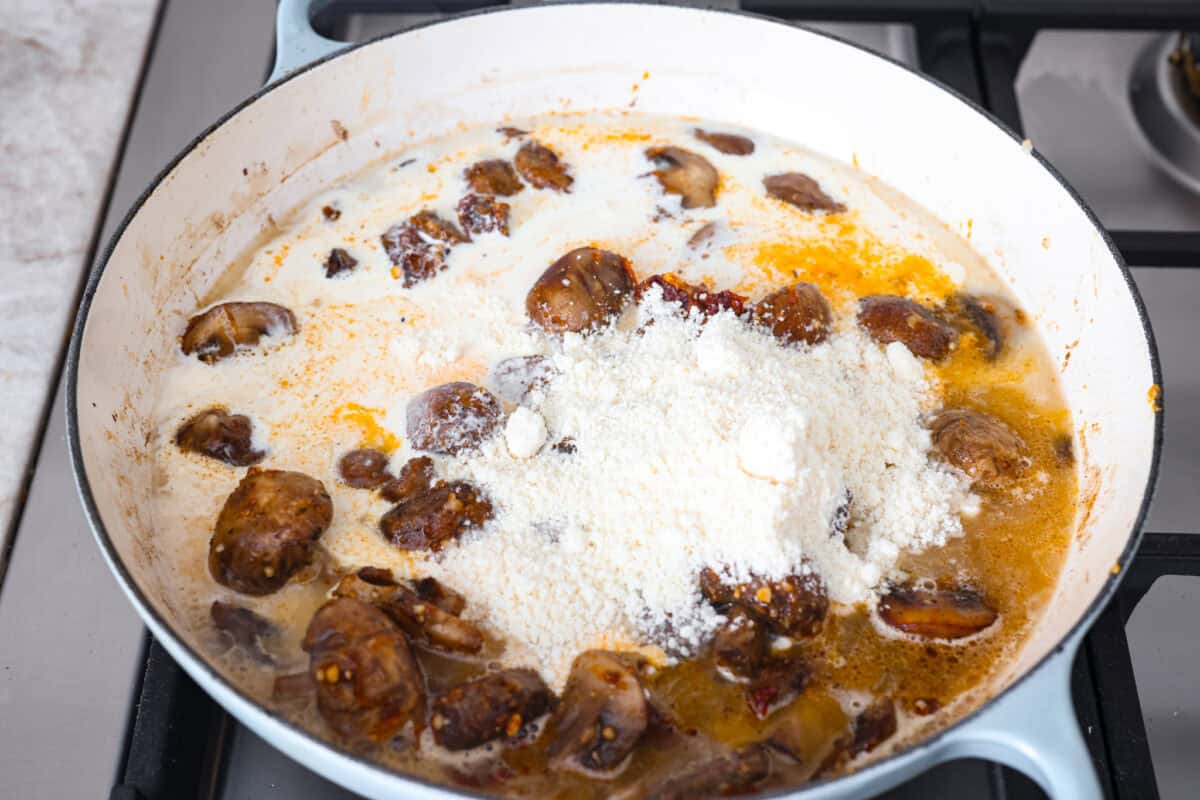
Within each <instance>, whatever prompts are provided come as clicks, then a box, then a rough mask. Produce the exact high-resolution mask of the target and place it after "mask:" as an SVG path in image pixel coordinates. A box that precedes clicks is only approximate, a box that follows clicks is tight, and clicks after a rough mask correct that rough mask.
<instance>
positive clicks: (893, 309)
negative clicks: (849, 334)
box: [858, 294, 958, 360]
mask: <svg viewBox="0 0 1200 800" xmlns="http://www.w3.org/2000/svg"><path fill="white" fill-rule="evenodd" d="M858 324H859V325H860V326H862V328H863V329H864V330H866V332H867V334H868V335H870V337H871V338H872V339H874V340H875V341H877V342H880V343H881V344H888V343H890V342H900V343H901V344H903V345H904V346H905V347H907V348H908V349H909V350H910V351H912V354H913V355H915V356H920V357H921V358H931V359H934V360H937V359H940V358H945V357H946V354H947V353H949V352H950V346H951V345H953V344H954V341H955V339H957V338H958V332H957V331H955V330H954V327H953V326H951V325H949V324H947V323H945V322H943V321H942V320H940V319H938V318H937V317H936V316H935V315H934V313H933V312H932V311H930V310H929V309H927V308H925V306H923V305H921V304H920V303H917V302H915V301H913V300H909V299H908V298H907V297H900V296H898V295H893V294H877V295H871V296H869V297H863V298H861V299H860V300H859V301H858Z"/></svg>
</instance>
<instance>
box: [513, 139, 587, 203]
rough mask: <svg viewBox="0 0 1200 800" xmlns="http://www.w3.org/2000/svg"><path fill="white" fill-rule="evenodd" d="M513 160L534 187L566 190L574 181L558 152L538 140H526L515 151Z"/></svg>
mask: <svg viewBox="0 0 1200 800" xmlns="http://www.w3.org/2000/svg"><path fill="white" fill-rule="evenodd" d="M513 162H514V163H515V164H516V165H517V172H519V173H521V177H522V178H524V179H525V180H526V181H528V182H529V185H530V186H532V187H533V188H535V189H553V190H554V191H556V192H568V191H570V190H571V184H572V183H574V182H575V179H574V178H572V177H571V176H570V175H569V174H568V173H567V166H566V164H564V163H562V161H560V160H559V158H558V154H557V153H555V152H554V151H553V150H551V149H550V148H549V147H546V146H545V145H543V144H539V143H538V142H532V141H530V142H526V143H525V144H523V145H521V149H520V150H518V151H517V156H516V158H514V159H513Z"/></svg>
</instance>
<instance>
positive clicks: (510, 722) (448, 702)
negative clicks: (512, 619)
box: [429, 669, 551, 750]
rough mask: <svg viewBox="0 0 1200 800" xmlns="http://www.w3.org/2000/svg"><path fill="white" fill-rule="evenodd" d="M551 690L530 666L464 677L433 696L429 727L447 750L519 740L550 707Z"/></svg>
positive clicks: (438, 741)
mask: <svg viewBox="0 0 1200 800" xmlns="http://www.w3.org/2000/svg"><path fill="white" fill-rule="evenodd" d="M550 701H551V694H550V690H549V689H548V688H547V687H546V684H545V683H544V682H543V681H542V679H541V677H539V676H538V674H537V673H536V672H534V671H533V670H531V669H506V670H502V671H500V672H493V673H492V674H490V675H485V676H483V677H482V678H476V679H475V680H472V681H467V682H466V683H464V684H461V685H459V686H455V687H454V688H453V689H451V690H450V691H448V692H446V693H445V694H443V695H441V696H439V697H437V698H435V699H434V701H433V704H432V712H433V713H432V716H431V717H430V719H429V727H430V728H432V729H433V738H434V741H436V742H437V743H438V744H440V745H441V746H442V747H444V748H446V749H447V750H469V749H470V748H472V747H479V746H480V745H482V744H487V743H488V742H490V741H493V740H494V739H499V738H501V737H504V738H506V739H516V738H518V737H519V736H520V735H521V733H522V731H523V730H525V726H526V724H527V723H529V722H530V721H531V720H535V719H537V718H538V717H540V716H541V715H542V714H545V713H546V711H547V710H548V709H549V708H550Z"/></svg>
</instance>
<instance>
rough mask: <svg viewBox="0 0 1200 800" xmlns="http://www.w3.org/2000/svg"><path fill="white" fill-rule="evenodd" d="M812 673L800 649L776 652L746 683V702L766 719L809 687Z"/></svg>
mask: <svg viewBox="0 0 1200 800" xmlns="http://www.w3.org/2000/svg"><path fill="white" fill-rule="evenodd" d="M810 674H811V670H810V668H809V665H808V663H807V662H806V661H805V660H804V659H803V658H802V657H801V655H800V653H799V651H797V650H795V649H790V650H788V651H786V652H784V653H782V654H778V655H776V654H772V655H771V656H770V657H769V658H767V659H766V660H765V661H764V662H763V664H762V665H761V667H760V668H759V669H758V671H757V672H756V673H755V674H753V675H751V676H750V682H749V683H747V684H746V689H745V693H746V705H747V706H749V708H750V711H751V712H753V713H754V716H756V717H758V718H759V719H766V718H767V717H769V716H771V714H772V713H773V712H775V711H776V710H777V709H780V708H782V707H783V706H786V705H787V704H788V703H790V702H792V701H793V700H795V699H796V697H797V695H799V694H800V693H801V692H803V691H804V688H805V687H806V686H808V680H809V677H810Z"/></svg>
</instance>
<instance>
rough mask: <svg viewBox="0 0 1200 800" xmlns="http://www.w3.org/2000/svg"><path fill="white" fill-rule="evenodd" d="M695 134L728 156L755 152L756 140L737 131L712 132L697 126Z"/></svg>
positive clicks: (746, 154)
mask: <svg viewBox="0 0 1200 800" xmlns="http://www.w3.org/2000/svg"><path fill="white" fill-rule="evenodd" d="M694 133H695V136H696V138H697V139H699V140H700V141H702V142H704V143H705V144H707V145H709V146H711V147H714V148H716V149H717V150H719V151H720V152H722V153H724V154H725V155H727V156H748V155H750V154H751V153H753V152H754V141H753V140H751V139H748V138H746V137H745V136H738V135H737V134H736V133H710V132H709V131H706V130H702V129H701V128H696V130H695V132H694Z"/></svg>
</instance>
